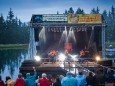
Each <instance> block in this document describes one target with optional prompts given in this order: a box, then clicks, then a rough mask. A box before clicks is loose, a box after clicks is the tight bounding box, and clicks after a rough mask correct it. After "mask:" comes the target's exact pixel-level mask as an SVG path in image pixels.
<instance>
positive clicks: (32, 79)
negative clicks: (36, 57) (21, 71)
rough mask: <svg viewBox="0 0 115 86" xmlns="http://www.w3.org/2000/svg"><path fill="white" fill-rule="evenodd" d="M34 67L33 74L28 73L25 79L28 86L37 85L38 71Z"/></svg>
mask: <svg viewBox="0 0 115 86" xmlns="http://www.w3.org/2000/svg"><path fill="white" fill-rule="evenodd" d="M33 69H34V75H33V76H30V73H27V74H26V79H25V83H26V86H36V83H35V80H36V76H37V72H36V69H35V67H33Z"/></svg>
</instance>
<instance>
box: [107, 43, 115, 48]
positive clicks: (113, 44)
mask: <svg viewBox="0 0 115 86" xmlns="http://www.w3.org/2000/svg"><path fill="white" fill-rule="evenodd" d="M105 45H106V46H107V47H108V46H109V45H112V46H113V48H115V42H110V43H107V42H106V43H105Z"/></svg>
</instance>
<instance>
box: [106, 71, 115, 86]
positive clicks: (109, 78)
mask: <svg viewBox="0 0 115 86" xmlns="http://www.w3.org/2000/svg"><path fill="white" fill-rule="evenodd" d="M114 80H115V77H114V76H113V73H112V71H108V73H107V74H106V76H105V86H114Z"/></svg>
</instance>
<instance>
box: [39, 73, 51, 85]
mask: <svg viewBox="0 0 115 86" xmlns="http://www.w3.org/2000/svg"><path fill="white" fill-rule="evenodd" d="M46 76H47V75H46V74H45V73H43V74H42V78H40V80H39V85H38V86H50V81H49V79H48V78H47V77H46Z"/></svg>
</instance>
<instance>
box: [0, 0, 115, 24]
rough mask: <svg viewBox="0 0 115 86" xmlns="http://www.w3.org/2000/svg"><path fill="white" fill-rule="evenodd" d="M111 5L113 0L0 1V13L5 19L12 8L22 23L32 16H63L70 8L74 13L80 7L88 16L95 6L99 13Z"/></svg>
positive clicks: (114, 0) (114, 3)
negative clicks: (57, 14)
mask: <svg viewBox="0 0 115 86" xmlns="http://www.w3.org/2000/svg"><path fill="white" fill-rule="evenodd" d="M112 5H113V6H114V7H115V0H0V13H2V14H3V16H4V18H5V19H6V16H7V15H8V11H9V10H10V8H12V10H13V12H14V15H15V16H17V17H18V18H19V19H20V20H21V21H22V22H28V21H30V19H31V16H32V14H56V13H57V11H58V12H59V13H60V14H63V13H64V12H65V10H68V9H69V8H70V7H72V8H73V9H74V10H75V11H76V10H77V8H78V7H80V8H81V9H84V11H85V13H87V14H88V13H90V12H91V10H92V8H96V7H97V6H98V7H99V8H100V12H102V11H103V10H107V11H109V10H110V9H111V7H112Z"/></svg>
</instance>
